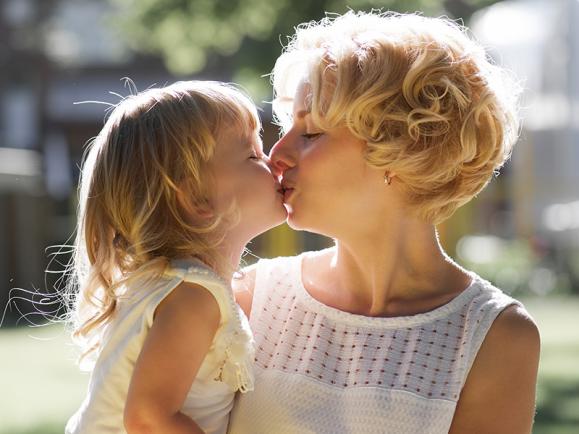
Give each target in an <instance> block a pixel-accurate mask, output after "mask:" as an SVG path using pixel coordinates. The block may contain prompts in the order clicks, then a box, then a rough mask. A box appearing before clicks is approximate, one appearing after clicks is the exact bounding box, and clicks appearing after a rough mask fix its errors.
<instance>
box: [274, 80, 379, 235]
mask: <svg viewBox="0 0 579 434" xmlns="http://www.w3.org/2000/svg"><path fill="white" fill-rule="evenodd" d="M308 92H309V86H308V85H307V84H306V83H305V82H302V83H301V84H300V86H298V89H297V91H296V95H295V98H294V102H293V124H292V125H291V128H290V129H289V130H288V131H287V133H286V134H285V135H284V136H283V137H282V138H281V139H280V140H279V141H278V142H277V143H276V144H275V145H274V146H273V148H272V150H271V153H270V159H271V164H272V165H273V167H274V171H275V172H276V174H277V175H280V176H281V183H282V186H283V187H284V203H285V205H286V208H287V210H288V224H289V225H290V226H291V227H292V228H294V229H302V230H309V231H312V232H316V233H320V234H323V235H327V236H330V237H339V236H340V234H341V233H342V232H343V231H344V230H348V228H351V227H352V223H357V222H360V218H361V217H362V216H363V215H364V214H365V213H368V212H370V213H371V212H372V211H373V209H374V208H375V207H376V205H377V203H376V201H377V199H378V197H379V196H378V195H380V194H382V193H383V189H384V185H383V173H381V171H379V170H377V169H374V168H371V167H370V166H369V165H368V164H367V163H366V161H365V159H364V151H365V146H366V144H365V142H364V141H363V140H360V139H358V138H356V137H355V136H354V135H353V134H352V133H351V132H350V131H349V130H348V129H347V128H346V127H338V128H334V129H331V130H327V131H322V130H320V128H319V127H318V126H317V125H315V124H314V123H313V122H312V119H311V115H310V114H309V113H308V110H307V106H306V97H307V96H308Z"/></svg>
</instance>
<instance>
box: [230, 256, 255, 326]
mask: <svg viewBox="0 0 579 434" xmlns="http://www.w3.org/2000/svg"><path fill="white" fill-rule="evenodd" d="M256 268H257V264H253V265H250V266H249V267H246V268H244V269H243V277H241V278H234V279H233V280H232V281H231V286H232V288H233V295H234V296H235V301H237V304H238V305H239V306H240V307H241V309H243V311H244V312H245V315H246V316H247V317H248V318H249V315H250V314H251V304H252V303H253V289H254V288H255V270H256Z"/></svg>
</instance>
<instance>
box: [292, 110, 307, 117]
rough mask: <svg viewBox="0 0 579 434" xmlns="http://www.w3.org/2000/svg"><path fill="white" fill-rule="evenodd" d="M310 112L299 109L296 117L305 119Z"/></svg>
mask: <svg viewBox="0 0 579 434" xmlns="http://www.w3.org/2000/svg"><path fill="white" fill-rule="evenodd" d="M309 114H310V112H309V111H308V110H299V111H297V112H296V113H295V115H294V117H295V118H296V119H303V118H305V117H306V116H307V115H309Z"/></svg>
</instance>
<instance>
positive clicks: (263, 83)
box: [109, 0, 497, 97]
mask: <svg viewBox="0 0 579 434" xmlns="http://www.w3.org/2000/svg"><path fill="white" fill-rule="evenodd" d="M109 1H110V2H111V3H112V4H114V6H116V9H117V13H116V14H115V16H114V17H113V23H114V25H115V26H116V27H118V28H119V30H120V31H121V34H122V35H123V37H125V38H126V40H127V42H128V43H129V45H130V46H131V47H132V48H133V49H134V50H136V51H137V52H143V53H150V54H157V55H161V56H162V58H163V59H164V61H165V64H166V66H167V68H168V69H169V70H170V71H171V72H172V73H174V74H175V75H178V76H185V75H190V74H194V73H199V72H201V71H203V70H206V71H211V73H212V74H215V73H217V72H219V71H227V72H229V73H232V75H231V76H228V77H227V76H226V77H216V78H219V79H226V80H228V79H233V80H234V81H236V82H239V83H241V84H243V85H244V86H245V87H246V88H247V89H248V90H249V91H250V93H252V94H253V96H254V97H260V96H264V95H266V94H268V93H269V88H268V83H267V80H263V79H260V77H262V76H263V75H265V74H268V73H269V72H270V71H271V69H272V67H273V64H274V62H275V59H276V58H277V56H278V55H279V53H280V50H281V46H282V45H285V44H286V43H287V35H291V34H292V33H293V29H294V27H295V26H296V25H298V24H300V23H302V22H308V21H312V20H319V19H321V18H323V17H324V16H325V13H326V12H328V13H340V14H342V13H345V12H346V11H348V10H349V9H353V10H366V11H368V10H371V9H378V8H380V9H381V10H383V11H386V10H392V11H398V12H414V11H420V12H421V13H423V14H424V15H448V16H450V17H453V18H461V19H462V20H463V21H465V22H467V21H468V19H469V18H470V16H471V15H472V13H473V12H475V11H476V10H477V9H479V8H481V7H484V6H488V5H490V4H492V3H496V2H497V0H349V1H345V0H318V1H311V0H292V1H290V0H274V1H272V0H109Z"/></svg>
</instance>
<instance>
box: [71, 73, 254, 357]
mask: <svg viewBox="0 0 579 434" xmlns="http://www.w3.org/2000/svg"><path fill="white" fill-rule="evenodd" d="M260 128H261V124H260V121H259V117H258V115H257V111H256V108H255V106H254V105H253V103H252V102H251V101H250V100H249V98H247V97H246V96H245V95H244V94H242V93H241V92H240V91H239V90H237V89H236V88H234V87H233V86H231V85H227V84H224V83H218V82H208V81H189V82H178V83H175V84H173V85H171V86H168V87H164V88H152V89H148V90H146V91H144V92H142V93H138V94H136V95H131V96H128V97H126V98H125V99H123V100H122V101H121V102H120V103H119V104H118V105H117V106H116V107H115V108H114V110H113V111H112V113H111V114H110V116H109V117H108V120H107V121H106V123H105V125H104V127H103V129H102V130H101V132H100V133H99V135H98V136H97V137H96V138H95V139H94V140H93V141H92V143H90V145H89V147H88V149H87V152H86V154H85V160H84V163H83V167H82V174H81V181H80V188H79V190H80V195H79V211H78V222H77V235H76V241H75V256H74V258H73V262H72V264H71V270H70V272H71V274H72V278H71V279H70V282H69V284H68V288H67V292H68V297H69V300H68V303H69V304H72V305H73V307H74V309H73V311H72V314H71V322H72V323H73V327H74V335H73V336H74V337H76V338H77V340H78V341H79V344H80V345H81V346H82V347H83V349H84V355H87V354H89V353H91V351H92V350H94V349H98V348H99V346H100V336H101V331H102V330H103V329H104V326H105V325H106V324H107V323H108V322H109V321H110V319H111V317H112V315H113V314H114V312H115V311H116V308H117V301H118V298H119V297H120V296H122V295H123V287H124V285H126V283H128V281H129V280H133V279H137V278H144V277H152V276H155V275H158V274H159V273H162V272H163V270H164V269H165V267H166V266H167V265H168V263H169V261H171V260H173V259H177V258H182V257H191V256H193V257H197V258H199V259H200V260H202V261H203V262H205V263H207V264H208V265H210V266H211V267H213V268H214V269H216V270H222V269H223V267H224V266H225V265H224V264H223V263H220V261H221V258H219V257H218V254H217V247H218V245H219V243H220V242H221V240H222V238H223V235H224V230H225V228H224V225H223V223H224V222H225V220H226V219H224V216H222V215H217V214H215V213H212V212H207V210H210V208H211V205H210V201H211V197H212V191H211V188H212V187H211V184H212V183H211V180H212V178H211V170H210V166H209V163H210V160H211V158H212V156H213V155H214V150H215V146H216V144H217V142H218V141H219V140H223V139H225V138H226V137H225V136H224V133H225V132H232V131H233V132H235V134H239V135H240V136H241V135H243V134H245V135H247V137H250V136H253V135H255V134H259V130H260Z"/></svg>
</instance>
